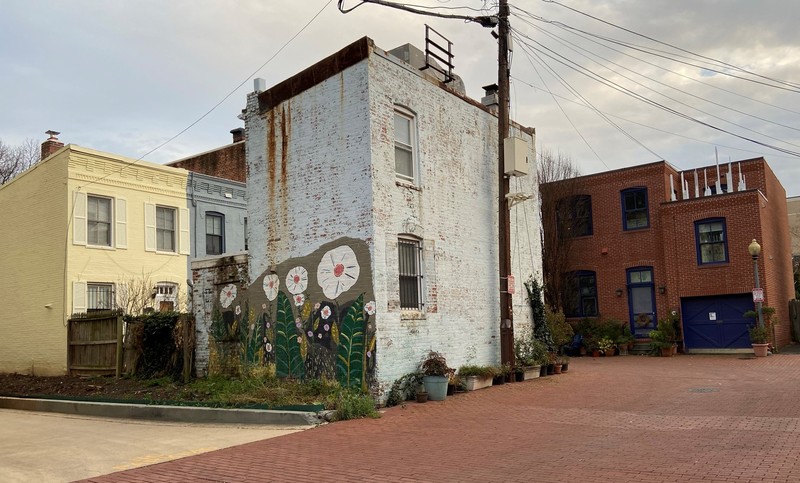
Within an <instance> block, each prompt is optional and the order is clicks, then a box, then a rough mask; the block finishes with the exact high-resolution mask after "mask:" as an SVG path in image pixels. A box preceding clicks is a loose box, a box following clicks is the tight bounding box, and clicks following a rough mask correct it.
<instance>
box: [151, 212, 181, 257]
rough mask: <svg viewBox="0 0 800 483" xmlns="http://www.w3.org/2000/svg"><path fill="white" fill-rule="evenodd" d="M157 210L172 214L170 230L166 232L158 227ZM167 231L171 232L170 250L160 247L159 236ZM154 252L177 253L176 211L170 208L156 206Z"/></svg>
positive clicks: (165, 229)
mask: <svg viewBox="0 0 800 483" xmlns="http://www.w3.org/2000/svg"><path fill="white" fill-rule="evenodd" d="M159 210H165V211H169V212H170V213H172V230H168V229H167V228H162V227H159V226H158V212H159ZM167 231H171V232H172V248H171V249H167V248H164V246H162V243H161V238H162V236H161V234H162V233H165V232H167ZM156 251H159V252H165V253H177V252H178V210H176V209H175V208H173V207H171V206H161V205H156Z"/></svg>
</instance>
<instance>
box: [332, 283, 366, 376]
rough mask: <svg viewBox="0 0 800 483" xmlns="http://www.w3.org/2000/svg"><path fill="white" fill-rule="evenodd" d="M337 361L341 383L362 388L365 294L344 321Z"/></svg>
mask: <svg viewBox="0 0 800 483" xmlns="http://www.w3.org/2000/svg"><path fill="white" fill-rule="evenodd" d="M336 359H337V360H336V374H337V376H338V377H339V383H340V384H341V385H342V386H343V387H355V388H360V387H361V383H362V381H363V379H364V294H361V295H359V296H358V299H356V301H355V302H353V304H352V305H351V306H350V308H349V309H348V310H347V314H346V315H345V316H344V320H342V326H341V327H340V328H339V347H338V353H337V358H336Z"/></svg>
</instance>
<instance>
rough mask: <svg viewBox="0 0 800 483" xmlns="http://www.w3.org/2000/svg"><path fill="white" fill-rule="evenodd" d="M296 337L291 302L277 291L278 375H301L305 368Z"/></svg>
mask: <svg viewBox="0 0 800 483" xmlns="http://www.w3.org/2000/svg"><path fill="white" fill-rule="evenodd" d="M297 339H298V336H297V330H296V327H295V325H294V315H293V314H292V302H291V300H289V298H288V297H287V296H286V295H284V293H283V292H281V291H278V316H277V317H276V319H275V373H276V374H277V376H278V377H296V378H302V377H303V375H304V370H305V368H304V366H303V358H302V356H301V354H300V342H299V341H298V340H297Z"/></svg>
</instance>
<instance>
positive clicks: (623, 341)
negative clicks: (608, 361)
mask: <svg viewBox="0 0 800 483" xmlns="http://www.w3.org/2000/svg"><path fill="white" fill-rule="evenodd" d="M621 327H622V333H621V334H620V335H619V336H618V337H617V340H616V343H617V348H618V349H619V355H621V356H627V355H628V349H629V348H630V345H631V344H632V343H633V341H634V340H635V339H634V337H633V334H632V333H631V328H630V326H629V325H628V324H624V325H622V326H621Z"/></svg>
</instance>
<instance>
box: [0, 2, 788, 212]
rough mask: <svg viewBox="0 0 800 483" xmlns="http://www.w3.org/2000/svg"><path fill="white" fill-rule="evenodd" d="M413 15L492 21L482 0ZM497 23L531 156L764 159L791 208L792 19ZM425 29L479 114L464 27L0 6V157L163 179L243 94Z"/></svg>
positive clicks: (586, 169) (242, 8)
mask: <svg viewBox="0 0 800 483" xmlns="http://www.w3.org/2000/svg"><path fill="white" fill-rule="evenodd" d="M357 4H358V2H357V1H356V0H346V1H345V2H344V7H345V8H351V7H354V6H356V5H357ZM413 4H414V5H420V6H426V7H437V8H436V9H434V10H433V11H435V12H439V13H442V14H460V15H469V16H473V15H489V14H492V13H494V12H496V2H495V1H488V0H487V1H482V0H414V2H413ZM462 7H463V8H462ZM511 12H512V17H511V19H510V22H511V27H512V29H513V31H514V34H513V36H514V37H513V40H512V45H513V52H512V67H511V75H512V86H511V114H512V117H513V118H514V119H515V120H516V121H517V122H519V123H520V124H523V125H525V126H529V127H535V128H536V132H537V149H539V150H542V149H549V150H551V151H554V152H561V153H563V154H565V155H567V156H569V157H570V158H571V159H572V161H573V162H574V163H575V164H576V165H577V166H578V168H579V169H580V171H581V173H583V174H590V173H596V172H601V171H606V170H609V169H618V168H624V167H628V166H634V165H638V164H644V163H649V162H653V161H658V160H662V159H663V160H666V161H668V162H670V163H672V164H673V165H674V166H676V167H677V168H678V169H681V170H688V169H692V168H695V167H698V166H706V165H712V164H714V163H715V160H716V159H719V160H720V162H722V163H725V162H728V161H729V160H733V161H736V160H742V159H750V158H754V157H759V156H764V157H765V158H766V159H767V162H768V163H769V164H770V166H771V167H772V169H773V170H774V171H775V173H776V174H777V176H778V178H779V179H780V181H781V183H782V184H783V186H784V188H786V192H787V195H788V196H800V157H798V156H796V155H794V154H792V153H800V35H798V33H797V23H796V19H797V18H800V2H798V1H796V0H763V1H761V2H754V1H752V0H669V1H667V0H647V1H641V0H561V1H560V3H556V2H553V1H545V0H516V1H514V0H512V1H511ZM315 16H316V18H314V17H315ZM592 17H594V18H592ZM312 19H313V20H312ZM425 24H428V25H430V26H431V27H432V28H434V29H436V30H437V31H438V32H439V33H441V34H442V35H443V36H445V37H446V38H448V39H449V40H450V41H451V42H453V52H454V55H455V58H454V62H455V72H456V73H457V74H458V75H459V76H460V77H461V78H462V79H463V80H464V83H465V85H466V89H467V95H469V96H470V97H472V98H475V99H478V100H480V98H481V97H482V96H483V90H482V89H481V86H484V85H487V84H492V83H495V82H497V67H496V66H497V42H496V40H495V39H494V38H493V37H492V36H491V32H490V29H487V28H483V27H481V26H480V25H478V24H477V23H471V22H464V21H462V20H454V19H442V18H436V17H427V16H421V15H415V14H412V13H408V12H404V11H400V10H396V9H392V8H389V7H386V6H381V5H376V4H370V3H367V4H362V5H360V6H358V8H356V9H355V10H353V11H352V12H350V13H347V14H343V13H341V12H340V11H339V9H338V8H337V2H336V1H335V0H332V1H331V0H302V1H288V0H284V1H277V0H260V1H257V0H216V1H215V0H193V1H191V2H190V1H185V0H173V1H170V2H164V1H161V0H159V1H156V0H137V1H133V0H127V1H114V2H111V1H107V0H0V66H2V68H0V140H2V141H3V142H5V143H7V144H19V143H22V142H23V141H24V140H26V139H34V140H36V141H37V142H41V141H44V139H45V138H46V135H45V134H44V132H45V131H47V130H54V131H60V132H61V135H60V136H59V139H60V140H61V141H63V142H65V143H74V144H78V145H81V146H84V147H89V148H93V149H97V150H101V151H106V152H110V153H114V154H119V155H124V156H127V157H131V158H134V159H136V158H139V157H142V156H144V159H145V160H146V161H150V162H155V163H165V162H169V161H173V160H176V159H180V158H182V157H186V156H190V155H192V154H196V153H200V152H204V151H207V150H210V149H214V148H216V147H219V146H222V145H225V144H228V143H230V142H231V135H230V133H229V131H230V130H231V129H234V128H237V127H243V122H242V121H241V120H239V119H238V118H237V115H238V114H239V113H240V112H241V110H242V108H244V106H245V101H246V95H247V93H248V92H250V91H252V90H253V81H252V79H253V78H254V77H260V78H263V79H265V80H266V84H267V86H268V87H270V86H272V85H275V84H277V83H279V82H281V81H282V80H284V79H286V78H288V77H291V76H292V75H294V74H296V73H297V72H299V71H301V70H303V69H304V68H306V67H308V66H311V65H312V64H314V63H315V62H317V61H319V60H321V59H323V58H325V57H326V56H328V55H330V54H332V53H334V52H336V51H337V50H339V49H340V48H342V47H344V46H346V45H348V44H350V43H352V42H353V41H355V40H357V39H359V38H361V37H363V36H368V37H370V38H372V39H373V40H374V41H375V43H376V45H377V46H378V47H379V48H382V49H385V50H390V49H392V48H394V47H396V46H399V45H402V44H405V43H412V44H414V45H416V46H418V47H423V46H424V39H425ZM295 36H296V37H295ZM293 37H294V38H293ZM658 42H661V43H658ZM678 49H682V50H678ZM701 56H702V57H701ZM569 66H572V68H570V67H569ZM597 79H602V80H603V82H604V83H603V82H600V81H598V80H597ZM609 84H610V85H613V86H616V87H617V88H616V89H614V88H612V87H609ZM620 91H623V92H627V93H629V95H626V94H625V93H623V92H620ZM632 96H638V99H637V98H634V97H632ZM654 104H657V105H660V106H662V108H659V107H656V106H655V105H654ZM203 116H205V117H203ZM201 118H202V119H201ZM190 126H191V127H190ZM184 131H185V132H184ZM725 131H727V132H725ZM734 134H735V135H734ZM736 135H738V137H737V136H736ZM175 136H177V137H176V138H175V139H173V140H171V141H169V142H167V143H166V144H164V145H163V146H161V145H162V144H163V143H165V142H166V141H168V140H170V139H171V138H173V137H175ZM742 138H747V139H749V140H746V139H742ZM753 141H756V142H753ZM759 143H760V144H759ZM765 144H766V145H770V146H772V147H770V146H765ZM159 146H161V147H159ZM157 147H158V149H156V150H155V151H153V150H154V149H155V148H157ZM773 147H774V148H779V149H783V150H784V151H780V150H776V149H774V148H773ZM786 151H789V153H787V152H786ZM145 155H146V156H145Z"/></svg>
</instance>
